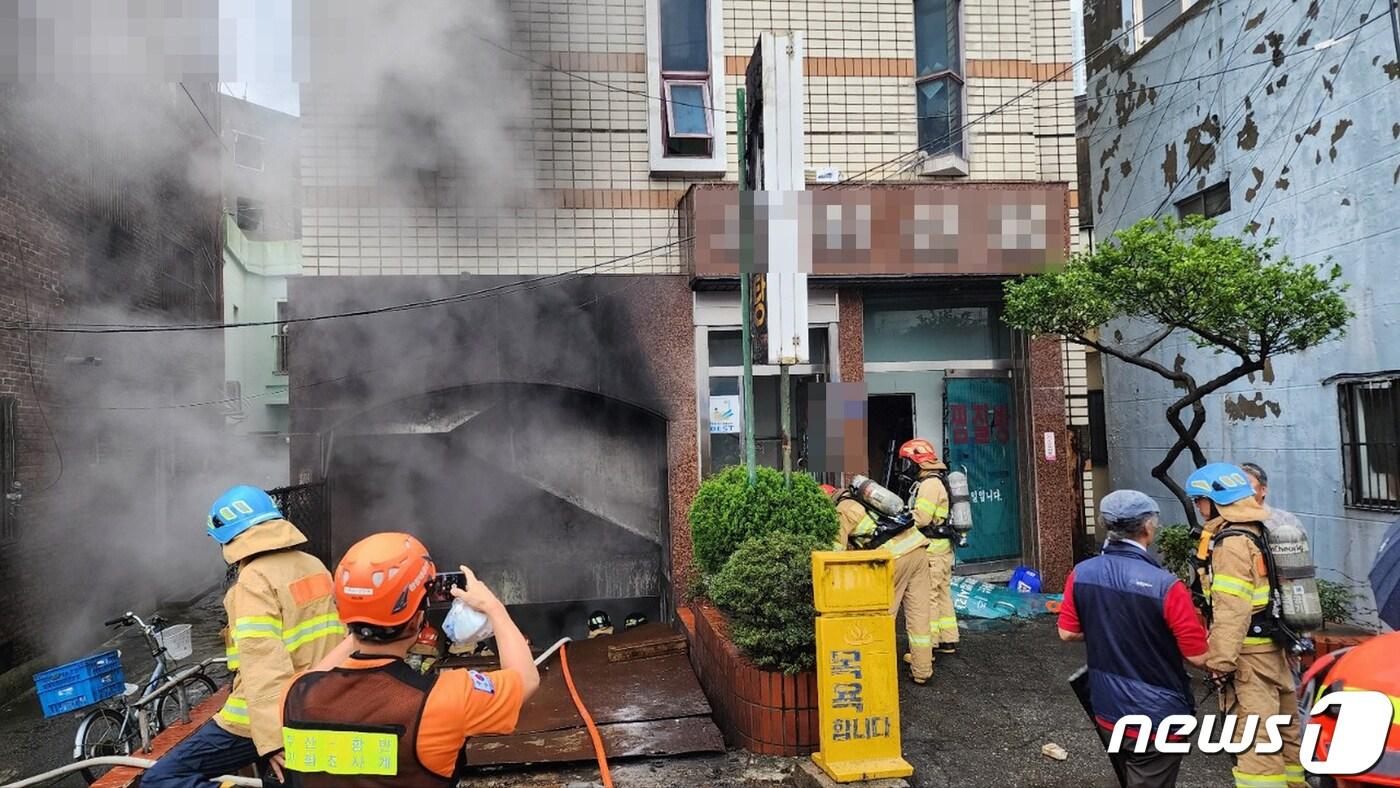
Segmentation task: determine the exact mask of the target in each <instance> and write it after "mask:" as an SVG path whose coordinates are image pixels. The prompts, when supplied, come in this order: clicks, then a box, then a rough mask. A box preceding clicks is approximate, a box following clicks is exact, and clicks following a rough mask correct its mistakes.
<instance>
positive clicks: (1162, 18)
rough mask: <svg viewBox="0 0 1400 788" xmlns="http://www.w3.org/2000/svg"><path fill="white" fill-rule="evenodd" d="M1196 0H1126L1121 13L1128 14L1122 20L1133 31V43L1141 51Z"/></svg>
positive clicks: (1196, 0)
mask: <svg viewBox="0 0 1400 788" xmlns="http://www.w3.org/2000/svg"><path fill="white" fill-rule="evenodd" d="M1197 2H1198V0H1126V2H1124V3H1123V11H1124V13H1126V14H1128V16H1127V18H1125V19H1124V20H1123V24H1124V26H1126V27H1131V28H1132V30H1133V41H1134V42H1135V43H1136V45H1137V48H1139V49H1141V48H1142V47H1143V46H1145V45H1146V44H1147V42H1148V41H1151V40H1152V39H1153V38H1154V37H1155V36H1156V35H1157V34H1158V33H1161V32H1162V31H1163V30H1165V29H1166V28H1167V25H1169V24H1171V23H1172V20H1173V19H1176V18H1177V17H1178V16H1180V15H1181V14H1182V12H1184V11H1186V10H1187V9H1188V8H1190V7H1191V6H1193V5H1195V4H1196V3H1197Z"/></svg>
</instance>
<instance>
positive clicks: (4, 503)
mask: <svg viewBox="0 0 1400 788" xmlns="http://www.w3.org/2000/svg"><path fill="white" fill-rule="evenodd" d="M18 472H19V401H18V400H16V399H15V398H14V397H0V542H8V541H10V540H12V539H14V538H15V520H16V516H15V505H16V502H17V501H18V500H19V485H18V483H17V474H18Z"/></svg>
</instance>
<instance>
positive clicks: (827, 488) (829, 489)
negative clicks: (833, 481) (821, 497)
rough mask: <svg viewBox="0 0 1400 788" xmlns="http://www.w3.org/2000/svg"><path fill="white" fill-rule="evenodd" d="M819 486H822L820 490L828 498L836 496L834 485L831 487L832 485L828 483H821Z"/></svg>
mask: <svg viewBox="0 0 1400 788" xmlns="http://www.w3.org/2000/svg"><path fill="white" fill-rule="evenodd" d="M821 487H822V492H824V493H826V495H827V497H828V498H835V497H836V488H835V487H832V486H831V485H829V484H823V485H822V486H821Z"/></svg>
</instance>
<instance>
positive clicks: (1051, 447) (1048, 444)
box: [1045, 432, 1056, 462]
mask: <svg viewBox="0 0 1400 788" xmlns="http://www.w3.org/2000/svg"><path fill="white" fill-rule="evenodd" d="M1055 457H1056V455H1055V433H1053V432H1047V433H1045V461H1046V462H1054V461H1055Z"/></svg>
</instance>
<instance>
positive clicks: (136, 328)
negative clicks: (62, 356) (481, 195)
mask: <svg viewBox="0 0 1400 788" xmlns="http://www.w3.org/2000/svg"><path fill="white" fill-rule="evenodd" d="M692 238H693V236H686V237H685V238H679V239H677V240H674V241H669V242H667V243H664V244H660V245H658V246H653V247H651V248H649V249H643V250H641V251H638V252H633V253H631V254H627V255H622V256H620V257H614V258H611V259H609V260H604V261H602V262H598V263H592V264H589V265H586V266H582V267H579V268H573V269H570V270H567V271H558V272H555V273H552V274H543V275H541V276H536V277H530V278H526V279H515V280H512V281H510V282H503V283H501V284H499V285H493V286H491V287H486V288H482V289H480V290H473V291H469V292H464V293H454V294H452V295H449V296H442V297H439V298H426V299H421V300H418V301H409V302H406V303H399V304H389V305H386V306H381V307H370V308H365V309H355V310H349V311H345V312H332V313H327V314H321V315H307V316H305V317H288V318H285V319H282V320H257V321H249V322H246V323H182V324H168V325H163V324H159V323H33V322H28V321H13V320H9V321H0V331H34V332H40V333H45V332H46V333H58V334H152V333H163V332H170V331H222V330H226V329H232V328H253V327H258V326H284V325H289V324H296V323H316V322H320V321H324V320H339V319H342V318H351V317H366V316H370V315H381V314H388V313H393V312H406V311H412V310H416V309H427V308H430V307H435V306H441V305H444V304H453V303H458V302H462V301H470V300H473V299H476V298H481V297H485V296H489V295H494V294H497V293H501V292H513V291H515V290H518V289H524V286H526V285H530V284H533V283H536V282H547V281H550V280H553V279H559V278H563V277H568V276H578V275H580V274H584V273H588V272H589V271H595V270H597V269H600V268H603V267H605V266H609V265H614V264H616V263H621V262H626V261H628V260H634V259H637V258H640V257H646V256H649V255H652V254H655V253H657V252H660V251H664V250H666V249H670V248H672V247H676V246H679V245H681V244H683V243H687V242H689V241H690V240H691V239H692Z"/></svg>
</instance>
